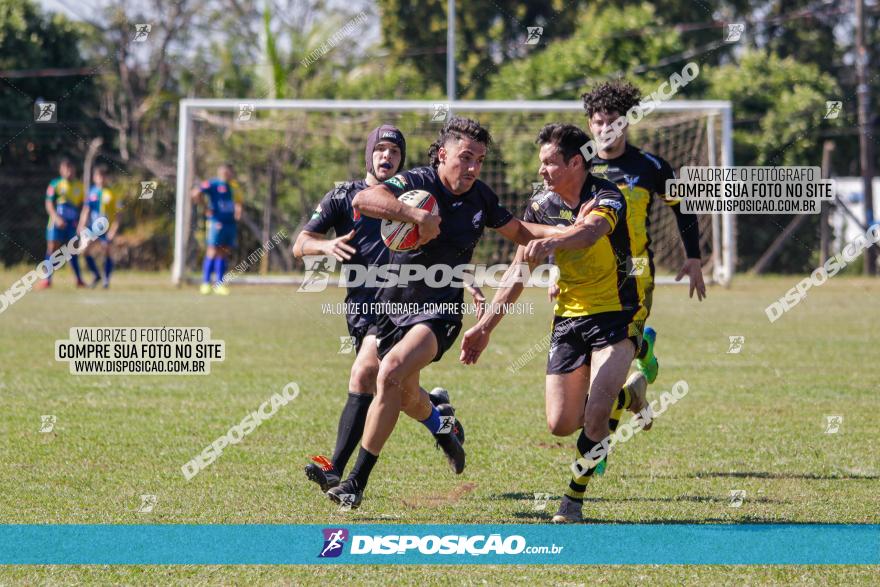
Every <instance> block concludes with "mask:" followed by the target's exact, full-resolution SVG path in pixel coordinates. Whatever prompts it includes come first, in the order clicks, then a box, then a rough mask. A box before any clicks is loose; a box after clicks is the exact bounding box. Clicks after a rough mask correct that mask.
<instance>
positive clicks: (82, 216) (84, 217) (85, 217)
mask: <svg viewBox="0 0 880 587" xmlns="http://www.w3.org/2000/svg"><path fill="white" fill-rule="evenodd" d="M88 223H89V207H88V206H83V207H82V212H80V213H79V224H78V225H77V227H76V231H77V232H82V231H83V230H85V229H86V226H87V225H88Z"/></svg>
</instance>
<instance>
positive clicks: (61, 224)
mask: <svg viewBox="0 0 880 587" xmlns="http://www.w3.org/2000/svg"><path fill="white" fill-rule="evenodd" d="M55 226H57V227H58V228H64V227H65V226H67V222H65V221H64V218H62V217H61V216H56V217H55Z"/></svg>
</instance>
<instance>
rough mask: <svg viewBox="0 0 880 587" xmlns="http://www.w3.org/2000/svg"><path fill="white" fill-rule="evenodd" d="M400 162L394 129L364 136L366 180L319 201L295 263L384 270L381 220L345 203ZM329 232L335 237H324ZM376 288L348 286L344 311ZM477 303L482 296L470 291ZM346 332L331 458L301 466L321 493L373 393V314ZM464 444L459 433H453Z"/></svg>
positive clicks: (369, 302) (332, 483) (399, 137)
mask: <svg viewBox="0 0 880 587" xmlns="http://www.w3.org/2000/svg"><path fill="white" fill-rule="evenodd" d="M405 161H406V138H405V137H404V135H403V133H402V132H401V131H400V129H398V128H395V127H394V126H391V125H388V124H383V125H382V126H379V127H377V128H375V129H373V130H372V131H371V132H370V134H369V135H368V136H367V142H366V149H365V152H364V162H365V165H366V176H365V178H364V179H362V180H353V181H347V182H340V183H339V184H337V185H336V187H334V189H332V190H330V191H329V192H327V194H326V195H325V196H324V197H323V198H322V199H321V201H320V203H319V204H318V206H317V207H316V208H315V212H314V213H313V214H312V217H311V219H310V220H309V222H308V223H306V225H305V227H304V228H303V230H302V231H301V232H300V233H299V235H297V238H296V241H295V242H294V244H293V254H294V255H295V256H296V257H297V258H302V257H303V256H306V255H322V256H328V257H334V258H335V259H336V260H337V261H340V262H343V263H346V264H348V265H362V266H371V265H376V266H378V265H384V264H387V263H388V261H389V258H390V250H389V249H388V248H387V247H386V246H385V244H384V243H383V242H382V235H381V232H380V224H381V221H380V220H378V219H376V218H370V217H369V216H363V215H360V214H357V213H355V211H354V209H353V208H352V205H351V202H352V200H353V199H354V196H355V194H357V193H358V192H359V191H361V190H364V189H366V188H367V187H369V186H373V185H376V184H378V183H379V182H382V181H385V180H387V179H389V178H391V177H392V176H393V175H394V174H395V173H397V172H398V171H399V170H400V168H401V167H402V166H403V164H404V162H405ZM330 229H333V230H334V232H335V238H332V239H328V238H326V237H325V234H326V233H327V232H328V231H329V230H330ZM377 291H378V289H377V288H375V287H369V286H366V285H359V286H349V287H348V291H347V292H346V296H345V302H346V305H347V307H350V308H353V307H360V308H373V307H375V305H374V303H375V302H376V294H377ZM471 293H472V294H473V295H474V297H475V301H477V302H480V301H481V299H482V293H481V292H479V290H476V289H474V290H472V292H471ZM345 318H346V322H347V324H348V333H349V335H350V336H351V337H352V339H353V340H354V348H355V352H356V353H357V355H356V357H355V360H354V364H352V366H351V372H350V375H349V381H348V399H347V401H346V403H345V407H344V408H343V409H342V414H341V415H340V416H339V424H338V427H337V432H336V446H335V448H334V450H333V456H332V457H331V458H329V459H328V458H327V457H326V456H323V455H316V456H313V457H312V461H313V462H312V463H309V464H308V465H306V467H305V474H306V477H307V478H308V479H309V480H310V481H313V482H314V483H316V484H317V485H318V486H319V487H320V488H321V491H323V492H326V491H327V490H329V489H331V488H333V487H336V486H337V485H339V481H340V477H341V475H342V473H343V472H344V471H345V467H346V465H347V464H348V461H349V459H350V458H351V455H352V453H353V452H354V449H355V447H357V445H358V443H359V442H360V440H361V435H362V434H363V430H364V421H365V420H366V417H367V410H368V409H369V407H370V403H371V402H372V401H373V396H374V394H375V393H376V376H377V374H378V372H379V357H378V354H377V351H376V334H375V333H376V320H377V316H376V314H374V313H370V312H367V313H353V312H352V313H348V314H347V315H346V317H345ZM429 397H430V399H431V402H432V403H433V404H435V405H443V404H447V403H449V394H448V392H447V391H446V390H445V389H443V388H441V387H437V388H435V389H434V390H433V391H431V393H430V394H429ZM457 433H458V435H459V438H460V440H461V441H462V442H463V441H464V431H463V430H462V429H461V428H460V427H459V428H458V430H457Z"/></svg>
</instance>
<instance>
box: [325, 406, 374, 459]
mask: <svg viewBox="0 0 880 587" xmlns="http://www.w3.org/2000/svg"><path fill="white" fill-rule="evenodd" d="M372 401H373V396H372V395H370V394H367V393H354V392H353V391H349V392H348V401H346V402H345V407H344V408H342V414H341V415H340V416H339V427H338V428H337V430H336V448H335V449H333V458H332V459H331V460H332V461H333V468H334V469H336V472H337V473H339V474H340V475H342V472H343V471H344V470H345V467H346V465H348V459H350V458H351V453H353V452H354V448H355V447H356V446H357V445H358V443H359V442H360V441H361V436H363V434H364V422H366V421H367V411H369V409H370V403H371V402H372Z"/></svg>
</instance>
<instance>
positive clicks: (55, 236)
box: [46, 220, 76, 243]
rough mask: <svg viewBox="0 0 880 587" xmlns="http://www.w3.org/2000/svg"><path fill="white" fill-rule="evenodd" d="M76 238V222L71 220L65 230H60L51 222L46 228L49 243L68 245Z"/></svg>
mask: <svg viewBox="0 0 880 587" xmlns="http://www.w3.org/2000/svg"><path fill="white" fill-rule="evenodd" d="M74 236H76V222H71V221H70V220H68V221H67V223H66V224H65V225H64V228H59V227H58V226H56V225H55V223H54V222H52V221H51V220H50V221H49V225H48V226H47V227H46V240H47V241H57V242H60V243H66V242H67V241H69V240H70V239H72V238H73V237H74Z"/></svg>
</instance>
